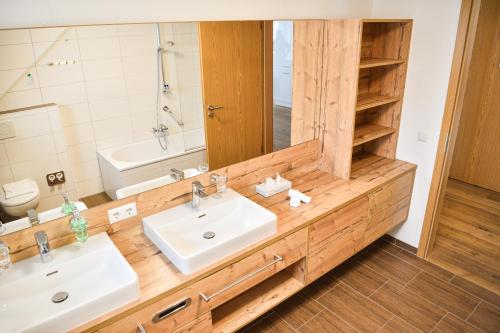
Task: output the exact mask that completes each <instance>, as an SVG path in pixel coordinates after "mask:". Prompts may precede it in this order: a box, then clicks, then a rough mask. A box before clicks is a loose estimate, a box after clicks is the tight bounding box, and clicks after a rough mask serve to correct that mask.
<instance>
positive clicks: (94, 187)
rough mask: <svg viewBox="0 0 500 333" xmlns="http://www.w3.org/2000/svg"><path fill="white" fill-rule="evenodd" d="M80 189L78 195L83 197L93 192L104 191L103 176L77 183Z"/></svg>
mask: <svg viewBox="0 0 500 333" xmlns="http://www.w3.org/2000/svg"><path fill="white" fill-rule="evenodd" d="M76 187H77V190H78V197H79V198H83V197H87V196H89V195H92V194H96V193H100V192H103V191H104V187H103V186H102V180H101V178H94V179H89V180H84V181H81V182H77V183H76Z"/></svg>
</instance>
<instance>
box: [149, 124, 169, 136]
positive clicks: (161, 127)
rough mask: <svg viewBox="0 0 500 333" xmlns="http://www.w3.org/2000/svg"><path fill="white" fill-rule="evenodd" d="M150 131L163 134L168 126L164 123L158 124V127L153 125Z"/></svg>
mask: <svg viewBox="0 0 500 333" xmlns="http://www.w3.org/2000/svg"><path fill="white" fill-rule="evenodd" d="M151 132H153V134H155V135H165V134H167V132H168V127H167V126H166V125H164V124H160V125H159V126H158V127H153V128H152V129H151Z"/></svg>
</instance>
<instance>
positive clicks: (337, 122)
mask: <svg viewBox="0 0 500 333" xmlns="http://www.w3.org/2000/svg"><path fill="white" fill-rule="evenodd" d="M360 45H361V21H360V20H357V19H352V20H329V21H326V23H325V49H324V54H323V67H324V70H323V72H324V73H325V74H324V76H323V79H322V82H323V84H322V86H323V94H324V97H322V111H321V114H320V124H321V125H320V134H319V139H320V141H321V142H322V160H321V164H320V169H321V170H323V171H326V172H329V173H331V174H333V175H335V176H338V177H340V178H343V179H349V177H350V172H351V157H352V147H353V138H354V122H355V107H356V92H357V85H358V66H359V56H360Z"/></svg>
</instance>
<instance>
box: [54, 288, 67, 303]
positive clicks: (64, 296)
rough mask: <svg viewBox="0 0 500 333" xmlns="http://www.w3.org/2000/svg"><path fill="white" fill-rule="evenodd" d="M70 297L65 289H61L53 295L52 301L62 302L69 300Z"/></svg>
mask: <svg viewBox="0 0 500 333" xmlns="http://www.w3.org/2000/svg"><path fill="white" fill-rule="evenodd" d="M68 297H69V294H68V293H67V292H65V291H60V292H58V293H55V295H54V296H52V302H54V303H61V302H64V301H65V300H67V299H68Z"/></svg>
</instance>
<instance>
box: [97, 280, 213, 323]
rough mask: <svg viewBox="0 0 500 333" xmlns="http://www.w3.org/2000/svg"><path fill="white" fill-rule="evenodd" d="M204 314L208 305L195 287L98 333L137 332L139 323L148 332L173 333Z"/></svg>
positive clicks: (133, 314) (158, 302)
mask: <svg viewBox="0 0 500 333" xmlns="http://www.w3.org/2000/svg"><path fill="white" fill-rule="evenodd" d="M206 313H210V309H209V307H208V304H206V303H205V302H204V301H203V300H202V299H201V298H200V297H199V290H198V289H197V288H196V284H194V285H192V286H190V287H187V288H185V289H183V290H181V291H179V292H176V293H174V294H172V295H170V296H167V297H165V298H164V299H161V300H159V301H157V302H155V303H153V304H151V305H149V306H147V307H145V308H143V309H141V310H139V311H136V312H133V313H131V314H129V315H127V316H126V317H125V318H123V319H120V320H118V321H116V322H114V323H112V324H111V325H109V326H106V327H104V328H102V329H100V330H98V332H103V333H104V332H106V333H115V332H120V333H137V332H140V330H138V327H139V324H141V325H142V327H143V328H144V330H145V331H146V332H147V333H151V332H172V331H174V330H176V329H180V328H181V327H182V326H183V325H185V324H187V323H189V322H191V321H192V320H193V319H195V318H197V317H200V316H203V315H204V314H206ZM186 332H187V331H186Z"/></svg>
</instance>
